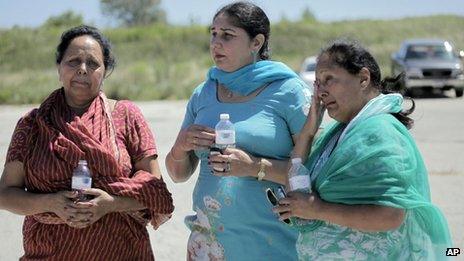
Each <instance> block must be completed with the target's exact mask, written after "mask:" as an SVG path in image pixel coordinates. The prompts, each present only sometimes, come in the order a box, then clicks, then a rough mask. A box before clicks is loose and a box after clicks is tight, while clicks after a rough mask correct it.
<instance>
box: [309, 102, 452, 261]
mask: <svg viewBox="0 0 464 261" xmlns="http://www.w3.org/2000/svg"><path fill="white" fill-rule="evenodd" d="M400 104H401V103H400ZM393 107H395V106H393ZM390 112H391V111H390ZM344 126H345V125H343V124H342V123H338V122H337V123H335V124H333V125H331V126H330V127H328V128H327V129H326V130H325V131H324V133H323V134H322V135H321V136H320V137H319V138H318V139H317V140H316V141H315V142H314V145H313V147H312V151H311V154H310V157H309V159H308V161H307V163H306V166H307V167H308V169H311V167H312V166H314V164H315V162H316V161H317V160H318V158H319V156H320V154H321V153H323V151H324V149H325V147H326V144H327V143H328V142H329V140H330V139H331V137H332V136H333V135H334V134H336V133H337V132H338V131H339V130H340V128H342V127H344ZM343 132H344V133H343V136H342V138H341V139H340V140H339V143H338V144H337V146H336V147H335V149H334V150H333V152H332V154H331V155H330V157H329V158H328V159H327V161H326V162H325V164H323V166H322V167H321V168H319V170H318V173H317V176H315V177H313V178H314V179H315V180H314V184H313V187H314V190H316V191H317V192H318V193H319V195H320V197H321V199H323V200H325V201H328V202H334V203H341V204H346V205H354V204H374V205H382V206H388V207H395V208H401V209H405V210H407V211H408V212H411V213H409V214H411V215H412V218H411V219H410V220H411V221H410V223H411V224H407V225H408V227H409V229H408V231H409V232H408V233H409V238H410V242H411V244H412V246H413V247H414V248H416V247H417V248H418V249H424V246H423V245H419V244H420V243H418V242H419V241H420V240H415V238H418V237H420V236H422V237H423V236H424V235H425V236H428V237H429V238H430V240H431V242H432V245H433V248H434V249H430V253H435V255H436V257H438V258H440V259H441V258H443V256H444V253H445V250H446V247H451V239H450V234H449V230H448V225H447V222H446V219H445V218H444V216H443V214H442V213H441V211H440V210H439V209H438V208H437V207H435V206H434V205H433V204H432V203H431V201H430V191H429V183H428V177H427V175H428V174H427V170H426V168H425V165H424V162H423V160H422V156H421V155H420V153H419V151H418V149H417V147H416V144H415V142H414V140H413V138H412V136H411V135H410V133H409V131H408V130H407V129H406V127H405V126H404V125H403V124H401V123H400V122H399V121H398V120H397V119H396V118H395V117H394V116H392V115H391V114H390V113H388V112H379V113H376V114H371V115H369V117H364V118H362V119H361V120H358V121H357V122H356V124H354V125H352V126H350V128H346V129H345V130H344V131H343ZM316 223H319V224H322V222H320V221H318V222H316ZM313 228H314V227H313ZM421 242H422V241H421ZM432 251H433V252H432Z"/></svg>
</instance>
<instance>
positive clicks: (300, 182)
mask: <svg viewBox="0 0 464 261" xmlns="http://www.w3.org/2000/svg"><path fill="white" fill-rule="evenodd" d="M288 182H289V185H290V191H298V192H304V193H311V181H310V178H309V170H308V169H307V168H306V167H305V166H304V165H303V163H302V160H301V158H293V159H292V166H291V167H290V170H289V171H288Z"/></svg>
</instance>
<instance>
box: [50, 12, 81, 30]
mask: <svg viewBox="0 0 464 261" xmlns="http://www.w3.org/2000/svg"><path fill="white" fill-rule="evenodd" d="M83 23H84V19H83V18H82V15H81V14H76V13H74V12H73V11H66V12H64V13H62V14H60V15H57V16H51V17H49V18H48V19H47V21H45V23H44V24H43V26H44V27H72V26H77V25H81V24H83Z"/></svg>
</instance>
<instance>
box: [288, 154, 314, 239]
mask: <svg viewBox="0 0 464 261" xmlns="http://www.w3.org/2000/svg"><path fill="white" fill-rule="evenodd" d="M288 181H289V185H290V191H297V192H303V193H308V194H309V193H311V179H310V176H309V170H308V169H307V168H306V167H305V166H304V165H303V163H302V160H301V158H293V159H292V165H291V167H290V170H289V171H288ZM290 220H291V224H292V225H293V226H295V227H296V228H298V230H300V231H304V230H306V229H307V228H310V227H311V225H312V223H313V221H312V220H309V219H302V218H297V217H291V218H290Z"/></svg>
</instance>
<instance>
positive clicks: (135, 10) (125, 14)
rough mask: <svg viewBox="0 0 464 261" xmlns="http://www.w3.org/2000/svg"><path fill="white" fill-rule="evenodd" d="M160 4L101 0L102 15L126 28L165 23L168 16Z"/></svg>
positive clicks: (152, 0)
mask: <svg viewBox="0 0 464 261" xmlns="http://www.w3.org/2000/svg"><path fill="white" fill-rule="evenodd" d="M160 4H161V0H100V5H101V10H102V13H103V14H104V15H107V16H110V17H113V18H115V19H116V20H118V21H120V22H121V24H122V25H125V26H135V25H148V24H152V23H159V22H163V23H165V22H166V14H165V12H164V11H163V10H162V9H161V7H160Z"/></svg>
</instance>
